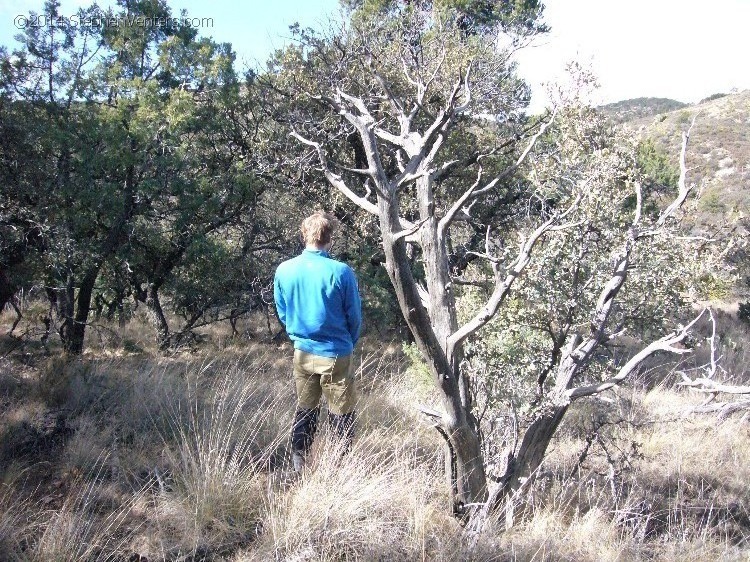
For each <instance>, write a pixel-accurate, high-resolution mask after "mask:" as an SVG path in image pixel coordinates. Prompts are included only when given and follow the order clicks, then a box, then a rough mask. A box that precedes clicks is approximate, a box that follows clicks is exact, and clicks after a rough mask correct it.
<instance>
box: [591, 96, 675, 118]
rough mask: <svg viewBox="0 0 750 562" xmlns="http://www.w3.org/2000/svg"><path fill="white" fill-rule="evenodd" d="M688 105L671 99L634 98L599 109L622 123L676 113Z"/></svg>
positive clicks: (602, 106)
mask: <svg viewBox="0 0 750 562" xmlns="http://www.w3.org/2000/svg"><path fill="white" fill-rule="evenodd" d="M687 105H688V104H686V103H682V102H681V101H677V100H672V99H669V98H633V99H630V100H622V101H617V102H614V103H608V104H605V105H601V106H599V108H598V109H599V110H600V111H601V112H602V113H604V114H605V115H607V116H609V117H610V118H611V119H612V120H613V121H615V122H617V123H622V122H625V121H633V120H634V119H640V118H643V117H652V116H654V115H658V114H660V113H667V112H670V111H675V110H677V109H682V108H683V107H687Z"/></svg>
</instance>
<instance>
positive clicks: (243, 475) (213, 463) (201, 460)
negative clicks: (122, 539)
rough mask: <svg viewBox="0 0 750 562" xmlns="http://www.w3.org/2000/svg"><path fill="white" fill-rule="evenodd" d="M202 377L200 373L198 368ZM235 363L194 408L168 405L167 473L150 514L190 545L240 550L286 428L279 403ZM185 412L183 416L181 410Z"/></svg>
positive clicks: (250, 529) (254, 519) (252, 525)
mask: <svg viewBox="0 0 750 562" xmlns="http://www.w3.org/2000/svg"><path fill="white" fill-rule="evenodd" d="M204 370H205V368H204ZM254 375H256V376H258V375H257V374H256V373H253V372H252V371H251V372H248V371H247V370H245V369H244V368H243V365H242V362H238V363H236V364H234V365H233V366H231V367H230V368H229V369H227V370H226V371H225V373H224V374H223V375H222V376H221V378H220V379H219V380H218V381H215V382H214V385H215V387H214V388H212V389H211V391H210V392H209V393H208V395H207V396H206V397H205V401H204V402H200V401H199V399H198V397H197V395H195V396H194V397H193V399H192V400H191V401H190V402H187V403H176V404H173V405H172V435H163V436H162V438H163V440H164V445H165V447H164V454H165V456H166V458H167V461H168V463H167V466H168V471H169V472H168V473H167V474H165V475H164V476H163V481H162V480H161V479H160V485H159V492H158V494H157V495H156V497H155V503H156V508H155V515H156V517H157V519H158V520H159V523H160V524H161V525H163V526H171V527H174V528H176V529H179V530H180V531H181V533H182V534H183V535H184V536H183V538H182V541H178V542H182V543H183V544H182V546H185V539H186V538H187V539H188V542H189V543H190V544H192V545H213V544H225V543H227V542H236V543H244V542H247V541H249V540H251V539H252V538H253V533H254V529H255V527H256V526H257V524H258V521H259V516H260V509H261V504H262V502H263V495H264V493H265V474H266V473H267V471H268V470H269V468H271V466H272V465H273V464H274V463H276V462H277V459H278V457H279V450H280V449H281V448H282V442H283V441H285V439H286V427H282V426H281V424H279V423H278V422H279V420H278V419H277V412H279V411H283V410H284V404H283V400H279V398H278V397H277V396H275V395H273V394H269V393H268V392H267V390H266V388H264V386H263V385H258V384H257V381H256V380H254V379H255V377H254ZM186 410H187V411H186Z"/></svg>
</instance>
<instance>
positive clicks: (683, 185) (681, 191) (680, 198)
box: [656, 113, 698, 226]
mask: <svg viewBox="0 0 750 562" xmlns="http://www.w3.org/2000/svg"><path fill="white" fill-rule="evenodd" d="M696 117H698V114H697V113H696V114H695V115H694V116H693V121H692V122H691V123H690V127H689V128H688V130H687V132H684V133H682V149H681V150H680V179H679V181H678V182H677V185H678V192H677V197H675V200H674V201H672V203H670V204H669V206H668V207H667V208H666V209H664V211H663V212H662V214H661V216H660V217H659V220H657V221H656V225H657V226H664V223H665V222H666V221H667V219H668V218H669V217H671V216H672V215H673V214H674V213H675V211H677V210H678V209H679V208H680V207H682V205H683V203H685V200H686V199H687V196H688V195H690V191H692V186H688V185H687V164H686V155H687V146H688V141H689V140H690V131H692V130H693V125H695V119H696Z"/></svg>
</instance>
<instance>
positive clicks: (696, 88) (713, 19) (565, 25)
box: [517, 0, 750, 108]
mask: <svg viewBox="0 0 750 562" xmlns="http://www.w3.org/2000/svg"><path fill="white" fill-rule="evenodd" d="M544 3H545V5H546V9H545V21H547V22H548V24H549V26H550V27H551V28H552V30H551V32H550V33H548V34H547V35H546V36H544V37H541V38H538V39H537V41H536V45H537V46H534V47H529V48H526V49H524V50H523V51H522V52H520V53H519V55H518V56H517V59H518V61H519V65H520V71H521V74H522V76H524V77H525V78H526V79H527V80H528V81H529V83H530V84H531V85H532V88H533V92H534V98H533V101H532V105H533V106H535V107H537V108H538V107H540V106H542V105H543V104H544V101H545V95H544V91H543V88H540V87H539V85H540V84H541V83H543V82H545V81H554V80H556V79H558V78H559V77H560V76H562V75H563V74H564V72H563V69H564V67H565V65H566V63H567V62H568V61H570V60H572V59H577V60H579V61H580V62H581V63H583V64H584V65H586V66H588V67H589V68H590V69H591V70H592V71H593V72H594V74H595V75H596V76H597V77H598V81H599V84H600V86H601V88H600V89H599V91H598V92H597V97H598V99H594V100H593V101H596V102H601V103H608V102H613V101H618V100H623V99H630V98H636V97H642V96H653V97H664V98H672V99H676V100H679V101H684V102H697V101H699V100H700V99H702V98H705V97H708V96H709V95H711V94H714V93H717V92H725V93H728V92H729V91H730V90H731V89H733V88H737V89H739V90H743V89H748V88H750V61H748V56H749V55H750V29H748V27H749V26H750V0H712V1H711V2H706V1H698V0H682V1H680V0H630V1H627V2H622V1H619V2H615V1H612V0H546V1H545V2H544Z"/></svg>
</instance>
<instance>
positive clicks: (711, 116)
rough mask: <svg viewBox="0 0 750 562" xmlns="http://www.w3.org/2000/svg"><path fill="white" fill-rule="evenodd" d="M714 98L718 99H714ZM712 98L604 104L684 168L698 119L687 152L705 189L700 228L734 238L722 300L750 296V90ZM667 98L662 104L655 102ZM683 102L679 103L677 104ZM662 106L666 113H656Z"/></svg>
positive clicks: (693, 175) (694, 177) (691, 178)
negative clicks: (682, 157)
mask: <svg viewBox="0 0 750 562" xmlns="http://www.w3.org/2000/svg"><path fill="white" fill-rule="evenodd" d="M711 98H713V99H711ZM711 98H708V99H707V100H704V101H703V102H701V103H698V104H695V105H690V106H682V107H678V108H673V109H669V105H670V104H668V103H666V102H667V101H669V100H654V99H653V98H639V99H637V100H627V101H623V102H618V103H616V104H610V105H609V106H604V107H603V108H601V109H602V110H603V112H604V113H605V114H607V115H610V116H611V117H612V119H613V120H614V121H615V122H618V123H621V124H622V126H624V127H626V128H628V129H630V130H632V132H633V133H634V134H635V135H638V136H639V137H641V138H644V139H651V140H653V141H654V143H655V144H656V145H657V147H658V148H660V149H661V150H663V151H664V152H665V153H666V154H668V155H669V156H670V158H671V161H672V162H673V163H674V168H675V169H678V167H679V153H680V146H681V143H682V133H683V132H684V131H687V130H688V128H689V127H690V124H691V123H692V121H693V119H694V118H695V125H694V126H693V128H692V130H691V133H690V144H689V147H688V153H687V166H688V175H687V181H688V183H693V184H695V185H696V187H697V188H698V191H699V192H700V193H701V197H700V200H699V201H698V204H697V214H696V217H697V220H696V221H695V223H693V227H695V230H696V231H699V232H700V234H702V235H704V236H708V237H714V236H715V235H716V233H718V232H724V233H730V232H731V235H732V236H733V237H734V239H735V242H734V244H733V247H732V249H731V251H729V252H727V254H726V256H727V259H728V261H729V263H731V264H732V266H733V267H734V268H735V270H734V274H735V276H736V277H735V281H736V283H735V285H734V287H733V290H732V291H731V293H734V294H732V295H725V296H724V297H722V298H725V299H726V300H729V301H732V302H733V303H734V304H733V305H732V308H733V309H734V308H736V301H737V300H740V301H743V300H747V297H748V289H749V288H750V284H748V280H749V279H750V277H749V276H750V271H748V265H747V264H748V259H747V255H748V254H747V251H748V249H747V239H748V232H750V91H743V92H738V93H735V94H729V95H726V96H721V97H714V96H712V97H711ZM657 101H659V102H664V103H663V104H661V105H660V104H659V103H656V102H657ZM674 103H679V102H674ZM657 107H665V108H667V109H666V110H665V111H663V112H659V113H653V114H652V113H651V112H652V111H653V110H654V109H655V108H657Z"/></svg>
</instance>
